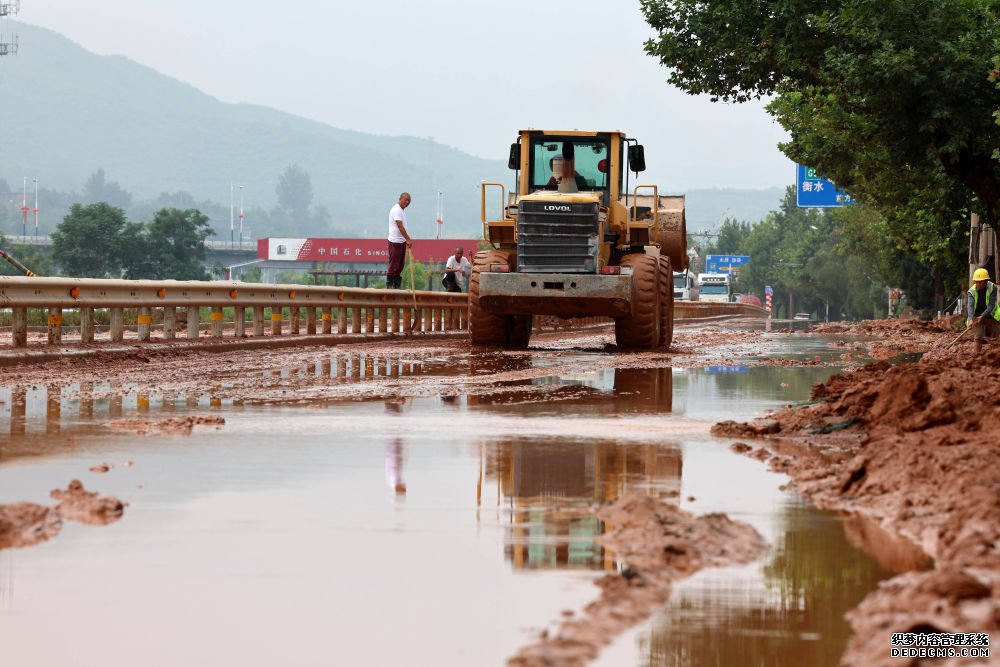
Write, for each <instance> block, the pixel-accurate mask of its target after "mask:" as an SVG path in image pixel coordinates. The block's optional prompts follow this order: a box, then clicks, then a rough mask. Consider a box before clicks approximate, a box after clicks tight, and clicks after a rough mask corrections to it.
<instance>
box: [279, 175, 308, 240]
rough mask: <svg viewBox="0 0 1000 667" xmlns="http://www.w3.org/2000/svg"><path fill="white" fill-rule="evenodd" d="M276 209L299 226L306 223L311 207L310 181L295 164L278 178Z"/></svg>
mask: <svg viewBox="0 0 1000 667" xmlns="http://www.w3.org/2000/svg"><path fill="white" fill-rule="evenodd" d="M276 192H277V195H278V208H279V209H280V210H281V211H283V212H284V213H285V214H286V215H288V216H290V217H291V218H292V219H293V221H294V220H297V221H298V222H299V223H300V226H301V225H302V224H304V223H306V222H307V220H308V216H309V207H310V206H312V201H313V190H312V179H310V178H309V173H308V172H307V171H306V170H305V169H303V168H302V167H300V166H299V165H297V164H293V165H290V166H289V167H288V168H287V169H285V173H283V174H282V175H281V176H280V177H279V178H278V187H277V189H276Z"/></svg>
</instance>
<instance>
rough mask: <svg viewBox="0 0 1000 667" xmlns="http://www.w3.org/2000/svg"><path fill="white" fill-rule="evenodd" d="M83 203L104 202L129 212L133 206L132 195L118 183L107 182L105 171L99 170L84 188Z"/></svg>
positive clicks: (92, 175)
mask: <svg viewBox="0 0 1000 667" xmlns="http://www.w3.org/2000/svg"><path fill="white" fill-rule="evenodd" d="M83 201H84V203H86V204H97V203H99V202H104V203H106V204H110V205H111V206H116V207H118V208H120V209H122V210H128V208H129V207H130V206H131V205H132V195H131V194H130V193H129V192H128V191H126V190H125V189H124V188H123V187H122V186H121V185H119V184H118V183H117V182H115V181H109V180H107V178H106V176H105V175H104V169H98V170H97V171H95V172H94V173H93V174H91V175H90V178H88V179H87V182H86V183H85V184H84V186H83Z"/></svg>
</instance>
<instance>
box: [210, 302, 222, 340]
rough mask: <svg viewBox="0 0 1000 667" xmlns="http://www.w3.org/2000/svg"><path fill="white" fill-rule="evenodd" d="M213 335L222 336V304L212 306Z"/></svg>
mask: <svg viewBox="0 0 1000 667" xmlns="http://www.w3.org/2000/svg"><path fill="white" fill-rule="evenodd" d="M211 318H212V336H214V337H215V338H221V337H222V306H212V315H211Z"/></svg>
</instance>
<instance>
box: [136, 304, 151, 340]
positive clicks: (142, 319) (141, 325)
mask: <svg viewBox="0 0 1000 667" xmlns="http://www.w3.org/2000/svg"><path fill="white" fill-rule="evenodd" d="M135 321H136V335H137V336H138V338H139V340H141V341H148V340H149V325H150V324H151V323H152V322H153V318H152V317H151V316H150V314H149V308H147V307H145V306H143V307H142V308H140V309H139V314H138V315H137V316H136V320H135Z"/></svg>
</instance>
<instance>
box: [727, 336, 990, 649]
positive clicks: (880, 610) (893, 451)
mask: <svg viewBox="0 0 1000 667" xmlns="http://www.w3.org/2000/svg"><path fill="white" fill-rule="evenodd" d="M844 329H845V330H846V327H844ZM859 330H863V331H864V332H865V333H867V334H876V335H879V336H887V337H888V338H889V339H890V340H889V341H887V342H882V343H879V344H878V345H876V346H875V347H876V349H878V348H881V349H883V350H886V352H885V353H884V354H879V353H877V352H876V353H875V354H874V355H873V356H885V355H886V354H888V353H889V352H891V353H893V354H896V353H899V352H909V353H923V356H922V358H921V359H920V360H919V361H917V362H911V363H899V364H895V365H890V364H888V363H885V362H879V363H875V364H871V365H868V366H865V367H863V368H861V369H859V370H857V371H855V372H852V373H847V374H843V375H837V376H834V377H832V378H831V379H830V380H829V381H827V382H825V383H821V384H817V385H816V386H815V387H814V389H813V393H812V399H813V400H812V401H810V402H809V404H806V405H800V406H795V407H791V406H790V407H788V408H786V409H784V410H781V411H778V412H775V413H773V414H771V415H768V416H767V418H762V419H759V420H756V421H753V422H749V423H735V422H723V423H720V424H718V425H716V426H715V427H714V428H713V433H715V434H717V435H719V436H722V437H737V438H741V439H749V438H754V439H756V440H755V441H754V442H755V445H754V446H750V445H748V444H746V443H745V442H744V443H738V444H737V443H734V444H733V446H732V448H733V450H734V451H737V452H738V453H742V454H744V455H754V454H755V453H756V452H758V451H761V450H764V449H766V450H768V452H769V454H770V455H769V456H767V457H760V458H768V459H769V465H770V467H771V468H772V469H774V470H777V471H780V472H784V473H786V474H788V475H789V476H790V477H791V482H790V483H789V484H788V488H790V489H792V490H795V491H797V492H799V493H801V494H803V495H805V496H806V497H808V498H809V499H810V500H811V501H812V502H813V503H815V504H816V505H817V506H819V507H822V508H828V509H836V510H843V511H849V512H852V513H857V514H860V515H862V516H864V517H866V521H869V522H871V523H874V524H875V525H876V526H877V527H878V528H880V529H883V531H884V533H888V534H890V535H898V536H902V538H904V539H905V540H906V541H908V542H909V544H910V545H916V547H918V548H919V551H920V552H921V553H920V554H918V555H917V556H916V557H914V555H913V549H912V548H907V546H903V545H900V544H899V543H898V542H897V544H896V549H895V551H894V550H893V549H892V548H890V549H889V550H888V553H889V554H890V555H889V556H888V558H889V559H890V560H892V561H894V563H890V564H893V565H894V566H895V569H897V570H898V569H900V567H903V568H908V569H911V570H914V571H909V572H907V573H905V574H902V575H900V576H898V577H895V578H893V579H892V580H890V581H889V582H886V583H885V584H883V585H882V586H880V587H879V589H878V590H877V591H875V592H874V593H872V594H871V595H869V596H868V597H867V598H866V599H865V600H864V602H863V603H862V604H861V605H859V606H858V607H857V608H856V609H855V610H853V611H852V612H851V613H850V614H849V621H850V623H851V625H852V628H853V630H854V636H853V637H852V639H851V640H850V643H849V644H848V647H847V650H846V653H845V655H844V657H843V664H844V665H848V666H855V665H857V666H862V665H865V666H867V665H917V664H923V663H921V662H919V659H917V658H913V659H901V658H890V655H889V650H888V649H889V643H888V642H889V638H890V637H891V635H892V633H896V632H953V633H972V632H985V633H990V634H991V635H992V636H993V637H996V636H998V634H1000V633H998V631H1000V401H998V399H997V396H1000V344H998V343H997V342H995V341H994V342H993V343H992V345H989V344H988V345H987V346H986V347H985V348H984V352H983V354H982V355H980V356H978V357H977V356H976V355H975V354H974V353H973V351H972V345H971V343H965V342H964V341H962V342H960V343H959V344H958V345H955V346H954V347H952V348H951V349H947V346H948V345H949V343H951V342H952V341H953V340H954V339H955V338H956V336H957V333H956V331H955V330H954V329H951V328H949V327H948V326H947V323H946V322H944V323H942V322H939V323H917V322H907V321H902V322H898V321H897V322H890V323H886V324H881V323H880V324H868V325H862V326H860V327H854V328H853V329H851V331H854V332H857V331H859ZM762 442H763V444H762ZM858 525H861V524H858ZM874 531H875V527H874V526H871V525H868V526H865V527H862V528H856V529H855V531H854V537H855V539H858V540H859V541H862V542H870V541H871V540H873V539H876V538H875V537H873V532H874ZM848 534H849V536H850V535H851V533H850V532H849V533H848ZM882 552H883V553H886V550H885V549H882ZM900 564H902V565H900ZM935 664H956V665H957V664H985V663H984V659H983V658H972V657H969V658H960V657H958V658H949V660H948V661H941V662H939V663H935ZM990 664H995V663H990Z"/></svg>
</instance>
